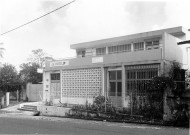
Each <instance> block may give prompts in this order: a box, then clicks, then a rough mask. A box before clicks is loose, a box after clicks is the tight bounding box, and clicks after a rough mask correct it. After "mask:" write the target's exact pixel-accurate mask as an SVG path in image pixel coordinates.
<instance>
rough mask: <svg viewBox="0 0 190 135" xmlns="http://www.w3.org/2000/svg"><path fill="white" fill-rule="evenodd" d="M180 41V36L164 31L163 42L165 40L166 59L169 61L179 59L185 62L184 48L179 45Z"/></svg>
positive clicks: (178, 60) (180, 61)
mask: <svg viewBox="0 0 190 135" xmlns="http://www.w3.org/2000/svg"><path fill="white" fill-rule="evenodd" d="M178 41H179V39H178V38H176V37H174V36H172V35H170V34H167V33H164V34H163V42H164V59H165V60H168V61H174V60H175V61H177V62H179V63H183V54H182V49H181V48H180V47H179V46H178V45H177V42H178Z"/></svg>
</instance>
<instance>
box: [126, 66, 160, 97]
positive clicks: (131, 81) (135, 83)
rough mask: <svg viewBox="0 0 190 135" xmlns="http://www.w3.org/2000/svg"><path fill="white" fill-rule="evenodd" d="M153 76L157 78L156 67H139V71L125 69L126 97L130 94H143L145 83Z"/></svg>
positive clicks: (137, 69) (136, 69)
mask: <svg viewBox="0 0 190 135" xmlns="http://www.w3.org/2000/svg"><path fill="white" fill-rule="evenodd" d="M134 67H135V66H134ZM139 67H140V66H139ZM148 67H152V68H148ZM155 76H158V65H157V66H156V65H155V66H154V65H152V66H151V65H150V66H149V65H147V68H146V66H141V69H140V68H137V67H136V68H134V69H131V68H130V67H126V95H129V94H130V93H131V92H135V93H136V94H137V95H138V94H145V91H146V88H147V82H148V81H150V80H151V79H152V78H153V77H155Z"/></svg>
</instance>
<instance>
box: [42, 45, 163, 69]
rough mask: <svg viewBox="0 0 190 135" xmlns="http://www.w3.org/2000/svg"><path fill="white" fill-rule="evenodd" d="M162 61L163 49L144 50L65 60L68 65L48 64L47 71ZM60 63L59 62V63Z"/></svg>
mask: <svg viewBox="0 0 190 135" xmlns="http://www.w3.org/2000/svg"><path fill="white" fill-rule="evenodd" d="M161 59H162V48H159V49H152V50H143V51H134V52H124V53H115V54H109V55H104V56H98V57H93V56H88V57H83V58H74V59H69V60H63V61H65V62H68V65H64V66H55V67H50V64H51V62H49V61H48V62H46V71H50V70H60V69H72V68H81V67H84V66H87V67H90V66H99V67H101V66H102V65H103V64H108V65H109V64H116V63H129V62H137V63H138V62H147V61H155V60H161ZM57 62H59V61H57Z"/></svg>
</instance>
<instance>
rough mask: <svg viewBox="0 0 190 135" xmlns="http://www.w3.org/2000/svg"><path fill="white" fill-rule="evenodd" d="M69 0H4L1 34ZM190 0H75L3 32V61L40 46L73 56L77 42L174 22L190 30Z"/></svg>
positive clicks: (24, 56)
mask: <svg viewBox="0 0 190 135" xmlns="http://www.w3.org/2000/svg"><path fill="white" fill-rule="evenodd" d="M70 1H72V0H70ZM70 1H69V0H51V1H50V0H0V13H1V14H0V25H1V27H0V28H1V29H0V33H3V32H6V31H8V30H10V29H13V28H15V27H17V26H19V25H22V24H24V23H26V22H28V21H31V20H33V19H35V18H37V17H39V16H41V15H43V14H45V13H47V12H49V11H51V10H53V9H56V8H58V7H60V6H62V5H64V4H66V3H68V2H70ZM153 1H154V2H153ZM188 1H189V0H167V1H166V0H162V1H158V0H152V1H150V0H149V1H143V0H138V1H134V0H133V1H129V0H76V1H75V2H74V3H72V4H70V5H69V6H67V7H65V8H62V9H61V10H58V11H56V12H54V13H52V14H50V15H48V16H46V17H44V18H42V19H40V20H38V21H35V22H33V23H31V24H29V25H27V26H24V27H22V28H20V29H17V30H15V31H13V32H10V33H7V34H5V35H3V36H0V42H3V47H4V48H5V49H6V50H5V52H4V59H3V60H1V61H4V62H7V63H11V64H13V65H15V66H16V67H19V65H20V64H21V63H23V62H26V59H27V58H28V57H29V55H30V54H31V51H32V50H35V49H39V48H41V49H43V50H44V51H45V52H47V53H48V54H51V55H52V56H53V57H55V58H65V57H73V56H75V51H73V50H71V49H70V45H71V44H73V43H81V42H87V41H92V40H98V39H104V38H111V37H117V36H123V35H128V34H134V33H139V32H145V31H150V30H157V29H162V28H169V27H175V26H183V27H185V28H188V29H189V28H190V17H189V16H190V15H189V14H190V8H189V5H190V2H188ZM1 46H2V45H1Z"/></svg>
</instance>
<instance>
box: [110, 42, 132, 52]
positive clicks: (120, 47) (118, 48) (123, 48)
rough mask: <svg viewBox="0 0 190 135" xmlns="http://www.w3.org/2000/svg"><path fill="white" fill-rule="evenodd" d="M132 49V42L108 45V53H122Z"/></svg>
mask: <svg viewBox="0 0 190 135" xmlns="http://www.w3.org/2000/svg"><path fill="white" fill-rule="evenodd" d="M127 51H131V44H125V45H118V46H110V47H108V53H109V54H111V53H121V52H127Z"/></svg>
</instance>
